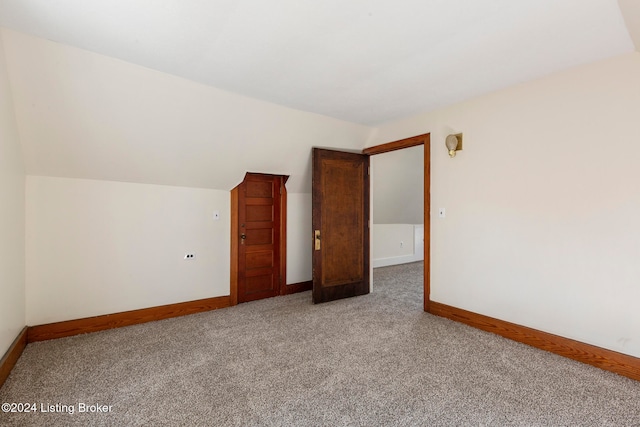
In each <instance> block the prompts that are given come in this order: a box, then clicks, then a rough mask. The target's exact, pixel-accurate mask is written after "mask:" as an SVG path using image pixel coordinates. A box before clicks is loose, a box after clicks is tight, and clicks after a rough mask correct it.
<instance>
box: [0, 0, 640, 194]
mask: <svg viewBox="0 0 640 427" xmlns="http://www.w3.org/2000/svg"><path fill="white" fill-rule="evenodd" d="M620 2H621V3H620V5H622V3H623V0H620ZM623 10H637V8H636V7H632V8H628V7H627V8H624V7H623ZM630 22H631V23H632V22H637V21H633V20H631V21H630V20H628V19H627V25H629V23H630ZM0 27H2V28H4V29H3V30H2V32H1V34H2V42H3V45H4V51H5V55H6V59H7V61H6V62H7V67H8V71H9V76H10V82H11V87H12V91H13V99H14V104H15V110H16V117H17V120H18V127H19V131H20V140H21V143H22V146H23V153H24V158H25V165H26V170H27V173H28V174H31V175H45V176H59V177H71V178H86V179H101V180H114V181H126V182H140V183H149V184H164V185H179V186H187V187H204V188H215V189H221V190H229V189H231V188H233V187H234V186H235V185H236V184H238V183H239V182H240V181H241V180H242V177H243V175H244V173H245V172H246V171H251V172H264V173H273V174H284V175H290V179H289V181H288V184H287V186H288V187H289V191H290V192H308V191H310V187H311V162H310V149H311V147H312V146H324V147H337V148H345V149H352V150H358V149H361V148H363V147H364V146H366V144H367V142H368V140H369V137H370V135H371V134H372V132H374V131H375V126H376V125H378V124H381V123H383V122H387V121H390V120H393V119H396V118H400V117H405V116H409V115H412V114H416V113H419V112H424V111H429V110H433V109H436V108H438V107H441V106H444V105H449V104H452V103H455V102H458V101H462V100H465V99H468V98H471V97H474V96H477V95H480V94H483V93H487V92H490V91H494V90H497V89H500V88H504V87H507V86H510V85H513V84H517V83H520V82H525V81H529V80H532V79H535V78H538V77H541V76H544V75H547V74H550V73H553V72H555V71H559V70H562V69H566V68H569V67H572V66H577V65H580V64H584V63H588V62H593V61H597V60H601V59H604V58H608V57H612V56H615V55H619V54H622V53H626V52H630V51H632V50H633V49H634V44H633V42H632V39H631V37H630V35H629V31H628V30H627V27H626V25H625V19H624V17H623V14H622V13H621V7H620V6H619V4H618V2H617V1H616V0H589V1H584V0H518V1H513V0H447V1H443V0H420V1H418V0H400V1H395V2H390V1H388V0H366V1H365V0H350V1H339V0H325V1H316V2H310V1H300V0H274V1H260V0H215V1H210V0H179V1H178V0H135V1H134V0H102V1H100V0H92V1H87V0H56V1H50V0H0ZM428 131H429V130H428V129H425V130H424V132H428ZM406 136H411V135H406Z"/></svg>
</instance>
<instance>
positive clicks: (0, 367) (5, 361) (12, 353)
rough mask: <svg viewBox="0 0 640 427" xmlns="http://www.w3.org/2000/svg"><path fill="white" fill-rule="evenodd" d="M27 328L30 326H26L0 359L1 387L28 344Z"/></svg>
mask: <svg viewBox="0 0 640 427" xmlns="http://www.w3.org/2000/svg"><path fill="white" fill-rule="evenodd" d="M27 330H28V328H27V327H26V326H25V327H24V328H23V329H22V331H21V332H20V333H19V334H18V336H17V337H16V339H15V340H14V341H13V343H12V344H11V347H9V349H8V350H7V352H6V353H5V354H4V356H2V359H0V388H1V387H2V385H3V384H4V382H5V381H6V380H7V378H8V377H9V374H10V373H11V370H12V369H13V367H14V366H15V365H16V362H17V361H18V359H19V358H20V355H21V354H22V352H23V351H24V348H25V347H26V346H27Z"/></svg>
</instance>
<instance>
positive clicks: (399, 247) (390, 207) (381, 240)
mask: <svg viewBox="0 0 640 427" xmlns="http://www.w3.org/2000/svg"><path fill="white" fill-rule="evenodd" d="M363 153H364V154H368V155H370V156H377V155H380V154H384V153H389V154H388V155H386V157H382V156H380V157H379V160H380V161H378V158H372V161H371V163H372V175H373V176H372V193H373V203H372V206H373V209H372V240H371V248H372V249H371V258H372V260H371V265H372V268H371V269H372V274H375V273H374V272H373V268H375V267H380V268H381V269H380V270H379V272H378V276H379V277H380V278H383V277H384V278H385V280H395V279H397V278H398V277H399V276H402V275H405V276H404V277H405V278H406V280H407V281H409V282H411V283H414V284H416V283H419V282H420V281H422V300H423V308H424V310H425V311H429V301H430V297H429V296H430V293H429V290H430V286H429V285H430V283H429V266H430V264H429V249H430V248H429V246H430V245H429V242H430V223H429V218H430V215H429V206H430V193H429V188H430V134H423V135H418V136H415V137H411V138H406V139H403V140H399V141H394V142H390V143H387V144H382V145H378V146H375V147H370V148H367V149H365V150H364V151H363ZM416 157H418V158H416ZM398 166H399V167H398ZM400 175H402V176H400ZM416 182H418V185H415V184H416ZM399 186H404V187H403V188H405V190H406V189H411V188H413V189H416V187H418V188H417V190H418V193H416V192H415V191H413V192H412V191H402V188H399ZM420 187H421V188H422V191H421V189H420ZM416 194H417V195H416ZM385 197H386V198H387V199H383V200H380V199H381V198H385ZM376 199H378V200H376ZM416 205H420V206H416ZM419 222H421V224H420V223H419ZM420 240H422V241H420ZM407 246H409V247H407ZM416 252H422V253H421V254H418V255H416ZM420 255H421V256H420ZM419 258H422V259H423V261H422V264H420V261H419ZM390 266H393V267H390ZM396 266H397V267H396ZM416 275H421V276H422V277H420V278H417V277H416ZM385 276H389V277H385ZM372 277H373V276H372ZM403 280H404V279H403ZM418 286H419V284H418ZM408 290H409V292H413V291H415V289H408ZM415 295H418V294H415ZM416 298H417V299H419V297H416Z"/></svg>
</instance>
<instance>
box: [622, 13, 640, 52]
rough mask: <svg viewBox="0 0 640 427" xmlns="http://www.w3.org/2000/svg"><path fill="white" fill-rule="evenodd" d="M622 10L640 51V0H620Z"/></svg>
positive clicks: (630, 33)
mask: <svg viewBox="0 0 640 427" xmlns="http://www.w3.org/2000/svg"><path fill="white" fill-rule="evenodd" d="M618 4H620V10H621V11H622V15H623V16H624V22H625V23H626V24H627V28H628V29H629V35H631V38H632V39H633V43H634V44H635V45H636V50H637V51H640V1H638V0H618Z"/></svg>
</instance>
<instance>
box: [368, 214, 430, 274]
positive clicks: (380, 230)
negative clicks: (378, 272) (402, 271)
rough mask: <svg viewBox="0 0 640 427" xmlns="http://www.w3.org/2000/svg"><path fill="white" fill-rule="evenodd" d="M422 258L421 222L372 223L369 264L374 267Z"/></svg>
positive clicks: (422, 227) (422, 233) (422, 226)
mask: <svg viewBox="0 0 640 427" xmlns="http://www.w3.org/2000/svg"><path fill="white" fill-rule="evenodd" d="M423 259H424V225H423V224H374V225H373V227H372V229H371V264H372V265H373V267H374V268H376V267H385V266H388V265H397V264H405V263H408V262H416V261H421V260H423Z"/></svg>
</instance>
